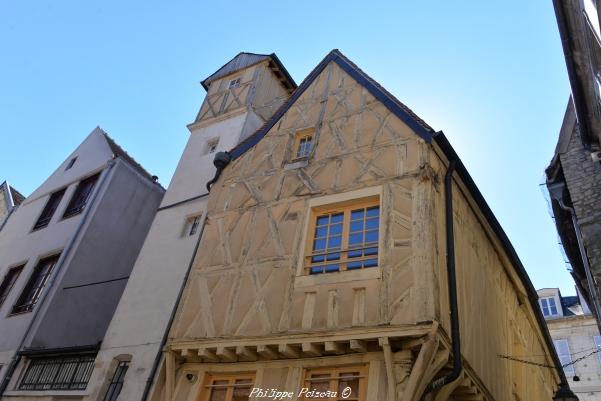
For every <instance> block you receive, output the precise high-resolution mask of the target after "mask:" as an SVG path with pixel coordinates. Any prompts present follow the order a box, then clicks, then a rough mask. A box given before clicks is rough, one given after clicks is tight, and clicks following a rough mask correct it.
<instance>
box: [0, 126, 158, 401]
mask: <svg viewBox="0 0 601 401" xmlns="http://www.w3.org/2000/svg"><path fill="white" fill-rule="evenodd" d="M163 194H164V189H163V188H162V187H161V186H160V185H159V184H158V183H157V182H156V180H155V179H154V178H153V177H152V176H151V175H150V174H148V173H147V172H146V171H145V170H144V169H143V168H142V167H141V166H140V165H139V164H138V163H136V162H135V161H134V160H133V159H132V158H131V157H130V156H129V155H128V154H127V153H126V152H125V151H124V150H123V149H121V148H120V147H119V146H118V145H117V144H116V143H115V142H114V141H113V140H112V139H111V138H110V137H109V136H108V135H107V134H106V133H105V132H104V131H102V130H101V129H100V128H96V129H95V130H94V131H92V133H90V134H89V135H88V136H87V137H86V139H85V140H84V141H83V142H82V143H81V144H80V145H79V146H78V147H77V149H75V151H73V152H72V153H71V154H70V155H69V156H68V157H67V158H66V159H65V161H64V162H63V163H61V165H59V166H58V168H57V169H56V170H55V171H54V172H53V173H52V174H51V175H50V176H49V177H48V178H47V179H46V181H45V182H44V183H42V185H40V186H39V187H38V188H37V189H36V190H35V191H34V192H33V193H32V194H31V195H30V196H28V197H27V198H26V199H25V200H23V201H22V203H21V204H20V205H19V206H18V207H17V208H16V209H14V210H13V212H12V214H11V215H10V218H9V219H8V220H7V222H6V224H5V225H4V227H3V228H2V230H1V231H0V398H1V399H2V400H13V399H15V400H17V399H18V400H21V401H27V400H65V399H72V400H77V399H82V397H84V395H85V394H86V391H87V384H88V381H89V379H90V376H91V374H92V373H93V371H94V369H95V365H94V360H95V357H96V354H97V352H98V349H99V345H100V343H101V342H102V340H103V338H104V334H105V332H106V330H107V327H108V325H109V322H110V320H111V317H112V315H113V313H114V311H115V307H116V306H117V303H118V302H119V299H120V297H121V294H122V292H123V289H124V288H125V284H126V283H127V279H128V278H129V274H130V272H131V269H132V267H133V264H134V262H135V260H136V257H137V256H138V253H139V251H140V248H141V246H142V243H143V241H144V238H145V237H146V234H147V232H148V229H149V227H150V224H151V222H152V219H153V217H154V215H155V212H156V209H157V206H158V204H159V202H160V201H161V199H162V197H163Z"/></svg>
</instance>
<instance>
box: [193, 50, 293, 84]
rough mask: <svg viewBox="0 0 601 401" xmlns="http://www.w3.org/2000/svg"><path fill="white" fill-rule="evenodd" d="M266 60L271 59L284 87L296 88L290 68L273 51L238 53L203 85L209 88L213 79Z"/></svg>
mask: <svg viewBox="0 0 601 401" xmlns="http://www.w3.org/2000/svg"><path fill="white" fill-rule="evenodd" d="M265 60H269V68H270V69H271V70H272V71H273V73H274V74H275V75H276V76H277V77H278V78H279V79H280V81H281V82H282V85H284V87H285V88H286V89H288V91H289V92H292V91H293V90H294V89H296V86H297V85H296V82H294V79H292V77H291V76H290V74H289V73H288V70H286V68H285V67H284V65H283V64H282V62H281V61H280V59H279V58H278V56H276V55H275V53H271V54H257V53H246V52H241V53H238V55H236V57H234V58H233V59H231V60H230V61H228V62H227V63H225V64H224V65H223V66H221V68H219V69H218V70H217V71H215V72H214V73H213V74H211V75H209V76H208V77H207V78H205V79H204V80H203V81H202V82H201V85H202V86H203V88H205V89H206V90H208V89H209V84H210V83H211V82H212V81H214V80H216V79H219V78H222V77H224V76H226V75H229V74H232V73H234V72H236V71H240V70H242V69H244V68H247V67H250V66H251V65H255V64H258V63H260V62H263V61H265Z"/></svg>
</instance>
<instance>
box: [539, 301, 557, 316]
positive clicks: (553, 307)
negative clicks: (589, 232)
mask: <svg viewBox="0 0 601 401" xmlns="http://www.w3.org/2000/svg"><path fill="white" fill-rule="evenodd" d="M540 307H541V309H542V310H543V315H544V316H545V317H552V316H559V313H557V304H556V303H555V298H553V297H549V298H541V299H540Z"/></svg>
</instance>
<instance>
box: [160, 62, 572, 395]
mask: <svg viewBox="0 0 601 401" xmlns="http://www.w3.org/2000/svg"><path fill="white" fill-rule="evenodd" d="M210 94H211V93H210V91H209V96H210ZM307 142H309V143H310V145H307ZM307 148H308V150H307ZM230 154H231V156H232V158H233V161H232V162H231V163H230V164H229V165H228V166H227V167H226V168H225V169H224V171H223V173H222V174H221V176H220V178H219V179H218V181H217V182H216V183H215V184H214V186H213V187H212V190H211V192H210V194H209V196H208V197H207V198H208V203H207V210H206V219H205V220H204V222H203V224H204V229H203V235H202V237H201V239H200V244H199V249H198V253H197V255H196V257H195V258H194V261H193V264H192V269H191V272H190V275H189V278H188V280H187V284H186V288H185V291H184V294H183V298H182V300H181V303H180V304H179V308H178V311H177V314H176V317H175V320H174V323H173V325H172V327H171V330H170V332H169V338H168V341H167V344H166V346H165V348H164V357H163V360H162V363H161V368H160V369H159V371H158V373H157V375H156V377H155V385H154V387H153V393H152V397H151V399H152V400H153V401H159V400H163V401H174V400H178V401H180V400H190V401H192V400H194V401H215V400H233V399H236V400H237V399H248V395H249V394H250V393H251V392H252V391H253V390H252V389H253V388H255V389H259V388H260V389H263V390H270V389H277V390H279V391H285V392H290V393H291V394H290V396H289V397H288V396H287V398H285V399H292V400H297V399H305V398H304V397H305V396H306V395H307V394H302V395H301V396H299V391H300V390H301V389H302V388H304V387H306V388H309V389H320V391H340V393H339V394H338V397H340V396H341V395H342V391H343V389H344V388H346V387H349V391H350V392H351V394H350V398H348V399H354V400H388V401H392V400H404V401H408V400H420V399H421V397H422V395H423V394H424V392H425V391H426V388H431V386H430V383H432V381H433V380H435V379H437V378H439V377H441V376H444V375H445V374H446V373H447V372H448V371H449V370H450V363H451V355H450V350H451V338H450V317H449V311H450V306H449V301H448V293H447V284H448V283H447V263H446V255H447V252H446V251H445V249H446V248H445V247H446V241H445V238H446V237H445V234H446V231H445V228H446V224H445V205H446V204H445V198H444V192H445V186H444V177H445V174H446V172H447V170H448V168H449V165H450V164H451V163H454V164H455V166H456V170H455V173H454V174H453V175H452V184H451V189H452V202H453V205H454V213H453V215H452V216H453V217H452V219H453V224H454V227H455V229H454V235H455V238H454V247H453V249H454V251H455V254H456V271H457V286H458V294H459V299H458V304H459V319H460V321H459V323H460V332H461V346H462V352H461V357H462V360H463V369H462V371H461V374H460V376H459V378H458V379H457V380H455V381H454V382H453V383H451V384H449V385H447V386H445V387H443V388H442V389H439V390H434V391H432V392H430V393H428V395H427V398H429V399H430V400H436V401H444V400H451V399H452V400H467V399H470V400H489V401H492V400H496V401H515V400H551V399H552V397H553V395H554V393H555V391H556V390H557V388H558V385H559V383H560V381H562V380H564V378H563V375H562V374H561V373H560V372H558V371H556V370H552V369H548V368H539V367H533V366H526V367H525V366H523V365H522V364H517V363H515V362H511V361H509V360H507V359H503V358H500V357H499V355H506V356H507V355H509V356H511V355H523V353H524V352H525V350H528V352H531V353H532V354H535V355H538V356H539V359H538V360H537V361H538V362H540V363H545V364H549V365H554V366H558V361H557V359H556V356H555V354H554V352H553V345H552V342H551V340H550V337H549V335H548V332H547V330H546V328H545V325H544V320H543V318H542V315H541V313H540V311H539V308H538V305H537V295H536V292H535V291H534V289H533V288H532V285H531V284H530V282H529V280H528V278H527V275H526V274H525V271H524V269H523V267H522V266H521V264H520V262H519V259H518V258H517V255H516V254H515V251H514V250H513V248H512V247H511V244H510V243H509V242H508V240H507V237H506V236H505V234H504V233H503V231H502V229H501V228H500V226H499V224H498V222H497V221H496V219H495V218H494V216H493V215H492V213H491V211H490V210H489V209H488V206H487V205H486V202H485V201H484V200H483V198H482V196H481V195H480V193H479V192H478V190H477V188H476V187H475V184H474V183H473V181H472V180H471V178H470V177H469V174H468V173H467V171H466V170H465V167H464V166H463V165H462V164H461V162H460V160H459V159H458V158H457V155H456V154H455V153H454V151H453V150H452V148H451V147H450V145H449V143H448V141H447V140H446V138H445V137H444V135H443V134H442V133H440V132H439V133H436V132H434V130H433V129H432V128H431V127H429V126H428V125H427V124H426V123H425V122H423V121H422V120H421V119H419V118H418V117H417V116H416V115H415V114H413V113H412V112H411V111H410V110H409V109H408V108H406V106H404V105H403V104H401V103H400V102H399V101H398V100H396V99H395V98H394V97H393V96H392V95H390V94H389V93H388V92H386V91H385V90H384V89H383V88H382V87H381V86H380V85H378V84H377V83H376V82H375V81H373V80H372V79H371V78H369V77H368V76H367V75H366V74H365V73H363V72H362V71H361V70H360V69H359V68H358V67H356V66H355V65H354V64H353V63H352V62H350V61H349V60H348V59H347V58H345V57H344V56H343V55H342V54H341V53H340V52H338V51H333V52H331V53H330V54H329V55H328V56H327V57H326V58H325V59H324V60H323V61H322V62H321V63H320V64H319V65H318V66H317V67H316V68H315V70H314V71H312V72H311V73H310V74H309V76H308V77H307V79H305V81H304V82H303V83H302V84H301V85H300V86H299V88H298V89H297V90H296V91H295V92H294V93H293V94H292V95H291V97H290V98H289V99H288V101H286V103H284V105H283V106H282V107H281V108H279V109H278V110H277V111H276V112H275V114H274V116H273V117H271V118H270V119H269V120H268V121H267V122H266V123H265V124H264V125H263V126H262V127H261V128H260V129H259V130H258V131H257V132H255V133H254V134H252V135H251V136H249V137H248V138H247V139H246V140H245V141H243V142H241V143H240V144H239V145H237V146H236V147H234V148H233V149H232V150H231V152H230ZM357 227H362V228H357ZM324 241H325V242H324ZM254 391H255V392H254V393H253V395H252V396H251V397H250V399H253V400H259V399H265V394H259V393H257V390H254ZM329 399H343V398H329Z"/></svg>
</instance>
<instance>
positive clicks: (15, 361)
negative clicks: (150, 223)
mask: <svg viewBox="0 0 601 401" xmlns="http://www.w3.org/2000/svg"><path fill="white" fill-rule="evenodd" d="M114 166H115V160H109V161H108V162H107V168H106V170H105V171H104V173H103V174H102V176H101V178H100V183H99V184H98V187H97V188H96V190H95V191H94V193H93V194H92V196H91V199H90V202H89V203H88V204H87V207H86V208H85V209H84V212H83V216H82V217H81V220H80V221H79V224H78V225H77V228H76V229H75V234H74V235H73V236H72V237H71V239H70V240H69V242H68V243H67V246H66V247H65V248H64V249H63V252H62V253H61V256H60V258H59V260H58V263H57V266H56V268H55V269H56V270H55V271H54V273H53V274H52V276H51V277H50V281H49V282H48V283H47V284H46V286H45V289H46V290H45V291H43V292H42V295H41V296H40V299H39V300H38V302H37V304H36V307H35V308H34V311H33V312H32V316H31V319H30V320H29V324H28V325H27V329H25V334H24V335H23V337H21V342H20V343H19V346H18V347H17V350H16V351H15V354H14V355H13V356H12V358H11V361H10V364H9V365H8V368H7V369H6V374H5V375H4V379H3V380H2V384H0V398H1V397H2V395H3V394H4V392H5V391H6V388H7V387H8V384H9V382H10V380H11V379H12V376H13V374H14V373H15V370H16V369H17V365H18V364H19V361H20V360H21V355H20V354H19V351H20V350H21V348H23V344H25V340H26V339H27V337H28V336H29V334H30V332H31V329H32V327H33V325H34V323H35V322H36V318H37V316H38V313H39V312H40V310H41V309H42V305H43V304H44V301H45V300H46V298H47V297H48V294H49V292H50V289H51V288H52V286H53V285H54V282H55V281H56V279H57V277H58V276H59V273H60V271H61V269H62V268H63V266H64V265H65V261H66V260H67V257H68V256H69V253H70V252H71V250H72V249H73V245H74V244H75V241H76V240H77V239H78V237H79V234H80V233H81V231H82V229H83V226H84V224H85V223H86V222H87V220H88V216H89V214H90V213H91V210H92V205H93V204H94V201H95V200H96V198H97V197H98V194H100V192H102V189H103V187H104V184H105V182H107V180H108V176H109V173H110V172H111V170H112V169H113V167H114Z"/></svg>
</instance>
